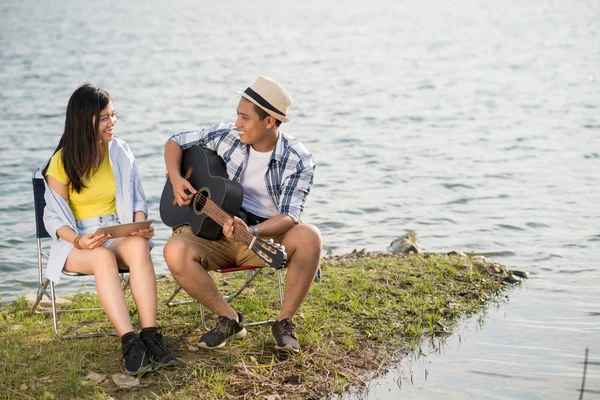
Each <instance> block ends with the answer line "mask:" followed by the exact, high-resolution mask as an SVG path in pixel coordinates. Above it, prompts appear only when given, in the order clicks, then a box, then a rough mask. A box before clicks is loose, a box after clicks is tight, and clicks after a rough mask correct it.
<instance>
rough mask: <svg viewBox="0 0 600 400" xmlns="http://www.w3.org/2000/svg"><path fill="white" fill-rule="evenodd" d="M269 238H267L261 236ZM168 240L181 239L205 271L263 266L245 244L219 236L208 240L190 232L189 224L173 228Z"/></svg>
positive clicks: (274, 239)
mask: <svg viewBox="0 0 600 400" xmlns="http://www.w3.org/2000/svg"><path fill="white" fill-rule="evenodd" d="M286 234H287V232H286V233H283V234H281V235H279V236H277V237H276V238H273V241H274V242H275V243H281V242H282V241H283V239H284V238H285V236H286ZM262 239H265V240H266V239H269V238H262ZM169 240H181V241H182V242H184V243H185V244H187V245H188V246H190V247H191V248H192V249H194V250H195V251H196V252H197V253H198V255H199V256H200V263H201V264H202V267H204V269H205V270H207V271H216V270H218V269H222V268H232V267H242V266H250V265H253V266H264V265H265V263H264V262H263V261H262V260H261V259H260V258H259V257H258V256H257V255H256V254H254V252H253V251H252V250H250V249H249V248H248V247H246V245H245V244H243V243H241V242H238V241H237V240H229V239H227V238H226V237H225V236H221V238H220V239H219V240H208V239H204V238H201V237H198V236H196V235H194V234H193V233H192V228H190V227H189V225H182V226H180V227H178V228H176V229H174V230H173V235H172V236H171V238H170V239H169Z"/></svg>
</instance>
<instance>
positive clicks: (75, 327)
mask: <svg viewBox="0 0 600 400" xmlns="http://www.w3.org/2000/svg"><path fill="white" fill-rule="evenodd" d="M474 266H475V267H476V268H473V267H474ZM322 267H323V273H324V278H323V280H322V281H321V282H320V283H317V284H315V285H314V286H313V287H312V289H311V291H310V292H309V295H308V297H307V299H306V300H305V302H304V303H303V305H302V307H301V308H300V311H299V313H298V315H297V316H296V318H295V322H296V324H297V325H298V329H297V334H298V336H299V340H300V344H301V346H302V352H301V353H300V354H296V355H288V354H285V353H284V354H281V353H278V352H276V351H275V350H274V348H273V342H272V339H271V335H270V329H269V327H268V326H264V325H263V326H254V327H249V328H248V331H249V333H248V336H247V338H246V339H245V340H243V341H232V342H229V343H228V344H227V345H226V346H225V347H224V348H223V349H220V350H213V351H206V350H195V349H194V348H193V347H192V346H196V347H197V342H198V339H199V338H200V336H201V335H202V334H203V330H202V329H200V326H199V325H200V317H199V313H198V305H197V304H188V305H181V306H177V307H167V306H166V305H165V304H164V300H165V299H166V298H167V297H168V296H169V294H170V292H171V290H172V289H173V286H174V281H173V280H172V278H171V277H169V276H167V277H159V278H158V279H157V282H158V288H159V299H162V302H161V304H159V315H158V317H159V324H160V325H161V326H162V327H163V333H164V335H165V337H166V342H167V345H168V346H169V347H171V348H172V349H173V350H174V351H175V352H176V354H177V355H178V357H179V358H180V359H181V360H182V361H183V363H182V365H181V366H178V367H176V368H172V369H162V370H158V371H156V372H153V373H149V374H146V375H145V376H143V377H141V378H140V382H141V385H140V386H139V387H136V388H134V389H128V390H119V389H118V388H117V387H116V385H115V384H114V383H113V381H112V379H111V376H112V375H113V374H115V373H119V372H121V365H120V358H121V347H120V341H119V339H118V338H115V337H100V338H93V339H81V340H68V341H63V340H60V339H58V338H57V337H56V336H55V335H54V333H53V329H52V319H51V316H50V315H40V314H34V313H32V312H31V310H30V307H31V306H30V305H29V304H27V302H26V301H25V300H24V299H23V298H20V299H18V300H16V301H14V302H13V303H11V304H10V305H6V306H5V307H4V308H2V309H1V310H0V398H8V399H29V398H31V399H63V398H82V399H83V398H85V399H88V398H92V399H108V398H113V399H132V398H145V399H156V398H161V399H162V398H165V399H197V398H201V399H221V398H225V399H233V398H243V397H244V396H246V397H247V398H265V397H266V396H269V395H276V394H277V395H279V396H280V397H281V398H291V399H295V398H298V399H306V398H327V397H329V396H331V395H332V394H334V393H342V392H343V391H345V390H347V389H349V388H350V387H357V386H358V387H360V386H363V385H365V383H366V382H367V381H368V379H369V378H370V377H372V376H374V375H376V374H377V373H378V372H379V371H381V370H382V369H384V368H386V367H387V366H389V365H390V364H391V363H393V362H394V361H395V360H397V357H398V356H399V355H400V354H402V352H406V351H411V350H415V349H420V348H421V345H422V343H423V341H424V340H432V339H436V338H443V337H444V335H447V334H448V333H449V332H451V331H452V329H453V327H454V326H455V324H456V322H457V321H458V320H459V318H461V317H464V316H468V315H472V314H481V313H482V312H483V311H484V310H485V306H486V304H487V301H488V300H487V299H494V298H495V295H496V294H498V293H499V292H500V291H501V290H502V289H503V288H504V287H505V286H504V285H503V284H502V280H503V278H504V277H505V276H506V272H505V271H504V269H503V268H501V271H500V272H495V271H494V270H496V271H497V270H498V266H497V265H495V267H496V268H493V267H494V265H492V264H487V263H485V262H484V261H481V260H474V259H468V258H467V259H465V258H460V257H454V256H453V257H449V256H444V255H435V254H426V255H410V256H391V255H378V256H370V255H367V256H360V255H350V256H345V257H332V258H327V259H324V260H323V263H322ZM267 274H271V275H273V276H274V272H273V271H267ZM228 275H234V274H228ZM215 278H216V280H217V281H219V284H220V285H222V286H223V285H226V286H224V287H225V288H230V287H233V286H234V285H235V284H237V283H240V282H241V281H242V280H243V279H244V278H245V276H244V273H238V274H237V277H234V278H232V277H229V276H227V281H225V277H224V276H222V275H219V274H216V275H215ZM59 289H60V287H59ZM186 298H189V297H187V295H186V294H185V293H183V291H182V293H181V294H180V295H179V296H178V299H186ZM71 300H73V304H72V305H70V306H73V305H75V306H77V307H82V306H90V305H92V306H99V304H98V301H97V299H96V296H95V295H94V294H91V293H78V294H77V295H74V296H72V297H71ZM233 305H234V307H235V308H236V309H237V310H239V311H240V312H241V313H242V314H244V318H245V320H247V321H251V320H257V319H267V318H274V317H276V316H277V313H278V309H279V306H278V294H277V290H276V284H275V283H274V282H273V281H272V280H270V279H267V277H262V278H259V279H257V280H255V282H254V283H253V284H252V285H251V286H250V287H249V288H248V289H246V291H245V292H244V293H242V295H240V297H238V298H237V299H235V301H234V302H233ZM130 310H131V313H132V316H133V319H134V322H135V323H137V315H136V314H135V312H134V307H133V303H131V308H130ZM211 317H212V316H211ZM480 318H481V316H480ZM60 320H61V325H62V326H64V327H66V328H67V331H68V332H71V333H72V332H76V331H85V330H87V331H89V330H110V329H111V325H110V323H109V322H108V321H107V319H106V317H105V316H104V313H103V312H102V311H99V312H98V311H96V312H85V313H71V314H60ZM90 371H93V372H96V373H100V374H102V375H105V376H106V379H105V380H104V381H102V382H100V383H99V384H97V385H92V384H89V383H88V382H86V380H85V379H84V378H85V376H86V375H87V374H88V373H89V372H90Z"/></svg>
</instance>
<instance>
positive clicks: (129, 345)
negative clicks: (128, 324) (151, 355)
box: [121, 332, 150, 375]
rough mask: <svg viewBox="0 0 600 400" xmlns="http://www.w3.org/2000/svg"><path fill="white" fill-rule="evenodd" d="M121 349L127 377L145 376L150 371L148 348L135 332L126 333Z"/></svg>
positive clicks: (122, 338)
mask: <svg viewBox="0 0 600 400" xmlns="http://www.w3.org/2000/svg"><path fill="white" fill-rule="evenodd" d="M121 348H122V350H123V365H124V366H125V373H126V374H127V375H139V374H143V373H145V372H147V371H148V370H149V369H150V360H148V357H147V355H146V346H144V343H143V342H142V341H141V340H140V338H139V337H138V336H137V335H136V334H135V332H129V333H126V334H125V335H123V336H122V337H121Z"/></svg>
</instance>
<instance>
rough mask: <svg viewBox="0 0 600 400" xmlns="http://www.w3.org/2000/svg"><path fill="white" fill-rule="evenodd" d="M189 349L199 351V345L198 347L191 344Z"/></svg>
mask: <svg viewBox="0 0 600 400" xmlns="http://www.w3.org/2000/svg"><path fill="white" fill-rule="evenodd" d="M188 350H189V351H198V350H199V348H198V347H196V346H192V345H189V346H188Z"/></svg>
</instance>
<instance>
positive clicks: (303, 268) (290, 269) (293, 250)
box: [277, 224, 322, 320]
mask: <svg viewBox="0 0 600 400" xmlns="http://www.w3.org/2000/svg"><path fill="white" fill-rule="evenodd" d="M282 244H283V245H284V246H285V251H286V253H287V256H288V261H287V274H286V278H285V282H286V284H285V297H284V300H283V307H282V308H281V312H280V313H279V317H278V318H277V319H278V320H282V319H286V318H289V319H292V318H293V317H294V315H295V314H296V311H298V308H299V307H300V304H301V303H302V301H303V300H304V298H305V297H306V294H307V293H308V290H309V289H310V286H311V284H312V282H313V281H314V279H315V276H316V274H317V270H318V269H319V264H320V262H321V247H322V239H321V233H320V232H319V230H318V229H317V228H316V227H315V226H313V225H309V224H300V225H296V226H295V227H293V228H292V229H290V230H289V231H288V232H287V234H286V236H285V239H283V243H282Z"/></svg>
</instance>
